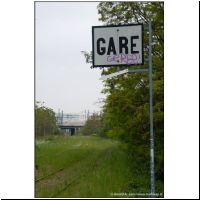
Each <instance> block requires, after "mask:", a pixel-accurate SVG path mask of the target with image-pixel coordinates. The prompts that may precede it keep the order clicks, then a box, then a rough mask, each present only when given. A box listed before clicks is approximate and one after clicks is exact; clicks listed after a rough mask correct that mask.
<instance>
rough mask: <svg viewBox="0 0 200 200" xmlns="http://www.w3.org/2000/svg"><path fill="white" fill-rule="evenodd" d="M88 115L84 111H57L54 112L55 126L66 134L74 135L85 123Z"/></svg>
mask: <svg viewBox="0 0 200 200" xmlns="http://www.w3.org/2000/svg"><path fill="white" fill-rule="evenodd" d="M88 116H89V114H88V113H87V114H86V112H84V113H78V114H77V113H76V114H74V113H67V114H66V113H63V111H62V112H58V113H57V114H56V119H57V126H58V127H59V128H60V129H62V130H64V132H65V134H66V135H74V134H76V132H77V131H79V130H80V128H82V127H83V126H84V125H85V122H86V120H87V118H88Z"/></svg>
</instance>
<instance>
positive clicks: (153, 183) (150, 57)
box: [149, 21, 155, 197]
mask: <svg viewBox="0 0 200 200" xmlns="http://www.w3.org/2000/svg"><path fill="white" fill-rule="evenodd" d="M152 90H153V88H152V27H151V21H149V96H150V98H149V106H150V110H149V111H150V181H151V197H154V194H155V174H154V134H153V94H152Z"/></svg>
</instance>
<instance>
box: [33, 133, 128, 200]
mask: <svg viewBox="0 0 200 200" xmlns="http://www.w3.org/2000/svg"><path fill="white" fill-rule="evenodd" d="M35 149H36V152H35V162H36V171H35V196H36V197H63V198H67V197H112V194H113V193H122V192H125V191H126V190H127V187H128V183H129V179H130V177H131V175H130V169H129V160H128V157H127V154H126V153H125V152H124V150H122V148H121V147H120V143H119V142H117V141H113V140H110V139H103V138H99V137H97V136H73V137H57V138H54V139H52V140H50V141H48V140H47V141H45V140H44V141H43V140H37V141H36V148H35Z"/></svg>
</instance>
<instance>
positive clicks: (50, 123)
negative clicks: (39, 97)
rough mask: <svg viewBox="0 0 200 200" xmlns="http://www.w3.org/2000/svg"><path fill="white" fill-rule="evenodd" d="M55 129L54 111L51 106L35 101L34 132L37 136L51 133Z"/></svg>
mask: <svg viewBox="0 0 200 200" xmlns="http://www.w3.org/2000/svg"><path fill="white" fill-rule="evenodd" d="M56 131H57V126H56V117H55V113H54V111H53V110H52V109H51V108H47V107H45V106H44V105H43V104H39V102H37V104H36V108H35V134H36V137H38V136H44V137H45V136H47V135H53V134H54V133H55V132H56Z"/></svg>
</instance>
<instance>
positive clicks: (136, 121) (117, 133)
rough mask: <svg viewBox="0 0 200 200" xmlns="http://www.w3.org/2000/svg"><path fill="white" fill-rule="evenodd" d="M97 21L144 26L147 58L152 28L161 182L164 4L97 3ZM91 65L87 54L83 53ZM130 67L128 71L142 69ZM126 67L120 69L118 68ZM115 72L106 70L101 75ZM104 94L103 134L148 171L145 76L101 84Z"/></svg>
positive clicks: (158, 176)
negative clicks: (117, 141)
mask: <svg viewBox="0 0 200 200" xmlns="http://www.w3.org/2000/svg"><path fill="white" fill-rule="evenodd" d="M98 13H99V15H100V18H99V20H100V21H102V22H103V23H104V24H105V25H111V24H114V25H120V24H128V23H138V22H140V23H144V26H145V30H146V31H145V32H144V56H145V58H148V57H147V56H148V33H147V32H148V31H147V29H146V28H147V23H148V21H149V20H151V21H152V29H153V49H152V54H153V112H154V135H155V169H156V179H157V180H161V181H163V179H164V172H163V169H164V155H163V154H164V153H163V152H164V3H163V2H101V3H99V5H98ZM84 54H85V55H87V61H88V62H89V63H92V60H91V58H92V57H91V53H86V52H84ZM147 66H148V63H146V62H145V64H144V66H130V67H129V68H144V67H147ZM124 68H127V67H126V66H122V67H120V68H119V69H124ZM117 70H118V69H116V68H115V67H109V68H108V69H103V71H102V74H110V73H113V72H116V71H117ZM103 93H105V94H107V95H106V99H105V104H104V108H103V112H104V118H105V119H104V123H105V125H104V126H105V127H109V129H107V135H108V136H110V137H114V138H118V139H120V140H122V141H124V142H125V143H127V144H128V145H129V147H130V148H129V150H130V152H131V154H132V156H133V157H134V159H135V160H138V164H139V166H140V167H141V168H143V171H142V172H141V173H144V171H145V170H146V172H147V173H148V170H149V168H148V167H149V163H148V161H149V79H148V74H144V73H143V74H138V73H137V74H129V75H128V76H120V77H114V78H111V79H108V80H106V81H104V89H103Z"/></svg>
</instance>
